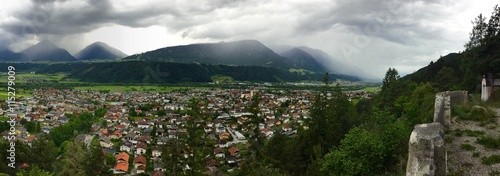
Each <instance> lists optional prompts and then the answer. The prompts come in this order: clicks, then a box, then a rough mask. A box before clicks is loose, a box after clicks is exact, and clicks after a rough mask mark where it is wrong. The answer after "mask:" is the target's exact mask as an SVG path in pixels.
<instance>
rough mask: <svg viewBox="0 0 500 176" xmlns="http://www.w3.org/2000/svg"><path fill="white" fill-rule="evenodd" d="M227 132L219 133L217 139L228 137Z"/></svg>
mask: <svg viewBox="0 0 500 176" xmlns="http://www.w3.org/2000/svg"><path fill="white" fill-rule="evenodd" d="M229 135H230V134H229V133H228V132H226V131H224V132H223V133H222V134H220V135H219V139H229Z"/></svg>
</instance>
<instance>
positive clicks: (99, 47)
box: [75, 41, 127, 60]
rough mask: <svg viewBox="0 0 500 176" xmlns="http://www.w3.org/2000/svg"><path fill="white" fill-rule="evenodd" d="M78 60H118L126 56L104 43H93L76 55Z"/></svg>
mask: <svg viewBox="0 0 500 176" xmlns="http://www.w3.org/2000/svg"><path fill="white" fill-rule="evenodd" d="M75 56H76V58H77V59H78V60H95V59H119V58H124V57H126V56H127V55H126V54H125V53H123V52H121V51H120V50H118V49H116V48H113V47H111V46H109V45H108V44H106V43H104V42H100V41H98V42H94V43H92V44H90V45H89V46H87V47H85V48H84V49H83V50H81V51H80V52H78V53H77V54H76V55H75Z"/></svg>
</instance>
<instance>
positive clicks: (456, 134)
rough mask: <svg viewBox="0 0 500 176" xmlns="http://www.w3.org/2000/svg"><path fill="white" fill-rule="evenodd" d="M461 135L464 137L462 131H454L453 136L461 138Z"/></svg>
mask: <svg viewBox="0 0 500 176" xmlns="http://www.w3.org/2000/svg"><path fill="white" fill-rule="evenodd" d="M463 135H464V132H463V131H462V130H459V129H457V130H455V136H458V137H460V136H463Z"/></svg>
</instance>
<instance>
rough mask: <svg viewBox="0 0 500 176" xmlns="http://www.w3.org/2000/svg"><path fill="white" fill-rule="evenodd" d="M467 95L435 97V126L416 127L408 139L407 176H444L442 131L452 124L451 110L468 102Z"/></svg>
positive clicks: (444, 160)
mask: <svg viewBox="0 0 500 176" xmlns="http://www.w3.org/2000/svg"><path fill="white" fill-rule="evenodd" d="M467 98H468V96H467V91H446V92H440V93H437V94H436V99H435V102H434V122H433V123H427V124H419V125H416V126H415V128H414V129H413V132H412V133H411V136H410V141H409V144H408V145H409V152H408V164H407V167H406V175H408V176H410V175H411V176H413V175H429V176H434V175H437V176H441V175H443V176H444V175H446V172H447V168H446V163H447V162H446V147H445V145H444V128H445V127H447V126H448V125H449V124H450V123H451V120H450V119H451V108H452V107H453V106H456V105H459V104H464V103H466V102H467Z"/></svg>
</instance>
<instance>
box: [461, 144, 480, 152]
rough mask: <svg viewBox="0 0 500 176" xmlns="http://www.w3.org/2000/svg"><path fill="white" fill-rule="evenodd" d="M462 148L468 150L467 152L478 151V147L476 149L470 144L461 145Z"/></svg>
mask: <svg viewBox="0 0 500 176" xmlns="http://www.w3.org/2000/svg"><path fill="white" fill-rule="evenodd" d="M460 148H462V149H464V150H467V151H472V150H476V147H474V146H472V145H470V144H461V145H460Z"/></svg>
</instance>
